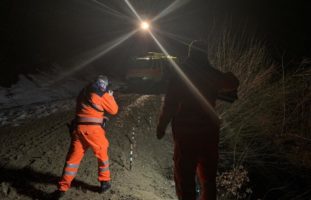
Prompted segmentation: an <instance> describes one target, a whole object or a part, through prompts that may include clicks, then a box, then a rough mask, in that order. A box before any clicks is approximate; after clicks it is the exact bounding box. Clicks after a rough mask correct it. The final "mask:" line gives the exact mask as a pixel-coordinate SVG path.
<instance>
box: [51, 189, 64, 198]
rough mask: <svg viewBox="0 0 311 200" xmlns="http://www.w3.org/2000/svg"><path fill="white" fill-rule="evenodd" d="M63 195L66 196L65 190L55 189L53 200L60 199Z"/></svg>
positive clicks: (52, 195)
mask: <svg viewBox="0 0 311 200" xmlns="http://www.w3.org/2000/svg"><path fill="white" fill-rule="evenodd" d="M63 196H65V192H64V191H60V190H55V191H54V192H53V193H52V194H51V200H59V199H61V198H62V197H63Z"/></svg>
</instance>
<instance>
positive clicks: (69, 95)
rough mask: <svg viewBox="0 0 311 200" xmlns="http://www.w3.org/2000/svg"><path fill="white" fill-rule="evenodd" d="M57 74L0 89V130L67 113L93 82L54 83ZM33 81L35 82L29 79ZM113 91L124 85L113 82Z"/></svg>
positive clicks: (72, 78)
mask: <svg viewBox="0 0 311 200" xmlns="http://www.w3.org/2000/svg"><path fill="white" fill-rule="evenodd" d="M53 76H56V75H55V73H51V74H50V75H47V74H40V75H36V76H33V75H32V76H30V78H27V77H26V76H24V75H20V76H19V81H18V82H17V83H16V84H14V85H12V86H11V87H10V88H3V87H0V127H1V126H5V125H12V126H19V125H20V124H21V123H23V121H25V120H27V119H39V118H41V117H44V116H48V115H50V114H52V113H55V112H58V111H67V110H69V109H72V108H73V107H74V106H75V101H74V99H75V98H76V96H77V95H78V93H79V91H80V90H81V88H83V87H84V86H85V85H86V84H88V83H89V82H90V80H92V78H93V77H92V75H89V74H85V76H83V78H78V77H75V76H69V77H66V78H65V79H63V80H58V81H54V79H55V78H53ZM30 79H32V80H30ZM110 82H111V83H112V84H113V86H114V89H116V88H118V87H119V85H121V84H122V83H121V82H118V81H116V80H110Z"/></svg>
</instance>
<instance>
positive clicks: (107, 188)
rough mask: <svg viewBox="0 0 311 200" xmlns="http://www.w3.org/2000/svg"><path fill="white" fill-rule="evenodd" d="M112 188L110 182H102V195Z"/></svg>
mask: <svg viewBox="0 0 311 200" xmlns="http://www.w3.org/2000/svg"><path fill="white" fill-rule="evenodd" d="M110 188H111V185H110V183H109V181H101V182H100V191H99V192H100V193H103V192H106V191H107V190H109V189H110Z"/></svg>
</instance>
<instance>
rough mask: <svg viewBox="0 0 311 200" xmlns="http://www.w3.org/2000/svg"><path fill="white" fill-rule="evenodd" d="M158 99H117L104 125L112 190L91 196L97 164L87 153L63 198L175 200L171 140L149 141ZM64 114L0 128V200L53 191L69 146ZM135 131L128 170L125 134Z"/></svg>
mask: <svg viewBox="0 0 311 200" xmlns="http://www.w3.org/2000/svg"><path fill="white" fill-rule="evenodd" d="M160 98H161V97H159V96H146V95H145V96H138V95H119V96H118V97H117V101H118V102H119V104H120V112H119V114H118V115H117V116H116V117H112V118H111V121H110V123H109V124H108V127H107V131H108V139H109V140H110V162H111V173H112V189H111V190H110V191H109V192H107V193H105V194H99V193H98V192H97V186H98V182H97V161H96V158H95V157H94V156H93V152H92V151H91V150H88V152H87V153H86V155H85V157H84V159H83V161H82V163H81V165H80V169H79V172H78V175H77V177H76V179H75V181H74V183H73V187H72V188H71V189H70V190H69V191H68V192H67V194H66V196H65V197H64V199H92V200H93V199H94V200H96V199H107V200H108V199H111V200H117V199H118V200H123V199H124V200H125V199H128V200H157V199H161V200H162V199H163V200H169V199H176V197H175V191H174V183H173V180H172V139H171V136H170V134H168V136H167V137H165V139H164V140H161V141H159V140H157V139H156V138H155V126H156V119H157V116H158V111H159V107H160V101H161V99H160ZM73 114H74V113H73V109H71V110H70V111H66V112H62V111H58V112H54V113H53V114H51V115H49V116H47V117H44V118H39V119H36V120H28V121H24V124H23V125H21V126H17V127H1V128H0V141H1V143H0V148H1V151H0V158H1V161H0V167H1V175H0V182H1V185H0V189H1V190H0V199H48V197H49V193H51V192H53V191H54V190H55V189H56V183H57V181H58V179H59V176H60V175H61V173H62V168H63V165H64V162H65V157H66V153H67V150H68V147H69V142H70V138H69V134H68V133H67V128H66V122H68V121H70V119H71V118H72V117H73ZM133 130H134V132H135V141H134V142H135V148H134V163H133V168H132V170H130V162H129V152H130V138H131V134H132V133H131V132H132V131H133Z"/></svg>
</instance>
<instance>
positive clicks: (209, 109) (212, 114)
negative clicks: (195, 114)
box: [149, 31, 220, 124]
mask: <svg viewBox="0 0 311 200" xmlns="http://www.w3.org/2000/svg"><path fill="white" fill-rule="evenodd" d="M149 34H150V36H151V37H152V39H153V40H154V41H155V43H156V44H157V45H158V47H159V48H160V49H161V51H162V52H163V53H164V54H165V55H166V56H169V55H170V54H169V53H168V52H167V51H166V49H165V48H164V47H163V46H162V44H161V43H160V42H159V40H158V39H157V38H156V37H155V36H154V34H153V33H152V32H151V31H149ZM168 61H169V62H170V64H171V65H172V66H173V67H174V69H175V71H176V72H177V74H178V75H179V76H180V77H181V78H182V80H183V81H184V82H185V83H186V84H187V85H188V87H189V88H190V89H191V90H192V92H193V94H194V95H196V96H197V97H198V98H199V100H200V101H201V102H202V103H203V105H204V109H205V111H206V112H207V113H208V115H209V116H210V117H211V119H212V120H213V121H214V123H216V124H220V119H219V118H218V115H217V113H216V112H215V110H214V108H213V106H212V105H211V104H210V103H209V102H208V101H207V100H206V98H205V97H204V96H203V95H202V93H201V92H200V91H199V89H198V88H197V87H196V86H195V85H194V84H193V83H192V81H191V80H190V79H189V78H188V76H187V75H186V74H185V73H184V72H183V71H182V70H181V69H180V67H179V66H178V64H177V63H176V62H175V61H174V60H173V59H172V58H169V59H168Z"/></svg>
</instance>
